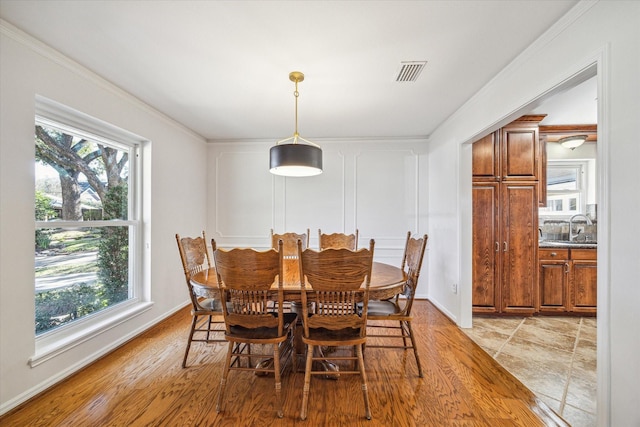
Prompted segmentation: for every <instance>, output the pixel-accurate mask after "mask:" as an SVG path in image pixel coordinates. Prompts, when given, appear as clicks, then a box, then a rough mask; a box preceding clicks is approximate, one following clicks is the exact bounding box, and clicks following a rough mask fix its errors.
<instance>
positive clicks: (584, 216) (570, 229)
mask: <svg viewBox="0 0 640 427" xmlns="http://www.w3.org/2000/svg"><path fill="white" fill-rule="evenodd" d="M578 217H582V218H584V219H586V220H587V224H588V225H593V222H592V221H591V220H590V219H589V217H588V216H586V215H585V214H575V215H573V216H572V217H571V218H569V241H570V242H573V241H574V240H575V238H576V237H578V234H580V231H578V232H577V233H575V234H574V232H573V220H574V219H576V218H578Z"/></svg>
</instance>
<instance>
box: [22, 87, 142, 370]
mask: <svg viewBox="0 0 640 427" xmlns="http://www.w3.org/2000/svg"><path fill="white" fill-rule="evenodd" d="M36 105H37V108H36V111H37V115H36V120H35V152H36V156H35V230H36V232H35V334H36V348H38V344H42V345H43V346H50V345H51V343H54V342H55V343H57V345H58V344H60V343H63V342H64V341H65V340H64V339H63V337H64V336H65V335H69V336H71V335H73V336H75V337H77V336H78V334H79V333H80V335H82V331H83V330H86V331H88V330H93V331H95V330H96V326H97V327H98V329H99V326H100V324H101V323H102V324H104V322H105V321H108V320H109V319H112V318H114V317H118V316H119V315H122V313H124V312H126V311H127V310H129V311H130V310H131V308H132V306H134V305H135V304H136V303H139V302H140V296H141V294H142V292H141V289H140V280H139V277H138V276H139V274H138V272H139V268H138V266H139V265H140V256H141V255H140V252H141V250H140V241H141V239H140V233H141V226H140V194H139V193H140V191H139V182H138V181H139V178H138V170H139V164H140V155H139V145H140V143H141V142H142V141H141V139H139V138H134V137H132V136H131V135H129V134H127V133H126V132H124V131H122V130H120V129H117V128H115V127H112V126H110V125H107V124H105V123H104V122H100V121H98V120H96V119H93V118H89V117H87V116H85V115H82V114H81V113H78V112H76V111H73V110H70V109H68V108H66V107H63V106H60V105H58V104H54V103H53V102H52V101H48V100H44V99H38V102H37V103H36ZM72 329H73V332H67V333H65V332H64V331H65V330H72ZM56 334H59V335H58V336H56ZM51 336H53V338H52V337H51ZM45 344H46V345H45ZM37 353H38V351H37ZM32 366H33V364H32Z"/></svg>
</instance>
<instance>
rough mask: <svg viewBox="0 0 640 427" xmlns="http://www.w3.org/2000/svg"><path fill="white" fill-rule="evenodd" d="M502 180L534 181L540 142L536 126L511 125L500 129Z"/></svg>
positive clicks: (537, 170)
mask: <svg viewBox="0 0 640 427" xmlns="http://www.w3.org/2000/svg"><path fill="white" fill-rule="evenodd" d="M500 136H501V142H502V153H501V154H502V180H503V181H513V180H516V181H536V180H537V179H538V172H539V169H538V157H539V147H540V141H539V137H538V126H537V124H535V125H530V124H519V123H515V124H511V125H508V126H506V127H504V128H502V134H501V135H500Z"/></svg>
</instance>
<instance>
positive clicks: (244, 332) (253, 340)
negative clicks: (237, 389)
mask: <svg viewBox="0 0 640 427" xmlns="http://www.w3.org/2000/svg"><path fill="white" fill-rule="evenodd" d="M214 244H215V243H212V245H214ZM282 245H283V243H282V241H280V242H279V243H278V249H277V250H276V249H270V250H268V251H264V252H258V251H256V250H254V249H240V248H236V249H231V250H229V251H225V250H222V249H216V250H215V252H214V253H213V257H214V262H215V267H216V272H217V279H218V288H219V289H220V293H221V297H222V299H223V301H228V302H227V304H225V305H224V306H223V313H224V322H225V328H226V332H225V339H226V340H227V341H228V342H229V345H228V349H227V357H226V361H225V365H224V371H223V374H222V378H221V380H220V392H219V394H218V402H217V406H216V411H218V412H220V411H221V410H222V407H223V404H224V393H225V388H226V384H227V380H228V376H229V372H230V371H231V370H236V371H254V372H256V373H261V374H268V373H272V374H273V375H274V377H275V398H276V410H277V414H278V417H280V418H282V416H283V410H282V396H281V388H282V384H281V375H282V373H283V372H284V370H285V369H286V368H287V367H288V366H289V362H292V364H293V369H294V371H295V366H296V358H295V352H294V346H293V339H294V336H295V327H296V322H297V319H298V315H297V314H296V313H284V312H283V309H282V307H283V304H282V303H283V301H284V291H283V273H282V272H283V262H282V261H283V251H282ZM274 283H275V285H274ZM274 286H275V288H274ZM273 300H275V301H277V305H276V307H277V310H276V311H275V312H273V311H272V310H271V309H270V304H269V303H270V302H271V301H273ZM253 344H255V345H267V346H271V347H272V351H271V353H270V354H268V355H265V354H259V353H252V345H253ZM264 359H271V360H267V361H265V360H264ZM256 360H259V363H256ZM243 361H244V362H246V363H243ZM265 362H268V363H265ZM265 398H268V396H265Z"/></svg>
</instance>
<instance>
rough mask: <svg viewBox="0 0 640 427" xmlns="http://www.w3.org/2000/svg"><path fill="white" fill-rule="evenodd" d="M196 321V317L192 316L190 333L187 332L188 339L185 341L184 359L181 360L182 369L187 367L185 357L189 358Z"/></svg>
mask: <svg viewBox="0 0 640 427" xmlns="http://www.w3.org/2000/svg"><path fill="white" fill-rule="evenodd" d="M197 321H198V316H195V315H194V316H192V320H191V331H190V332H189V339H188V340H187V349H186V350H185V352H184V359H182V367H183V368H186V367H187V357H188V356H189V349H190V348H191V340H193V333H194V332H195V330H196V322H197Z"/></svg>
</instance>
